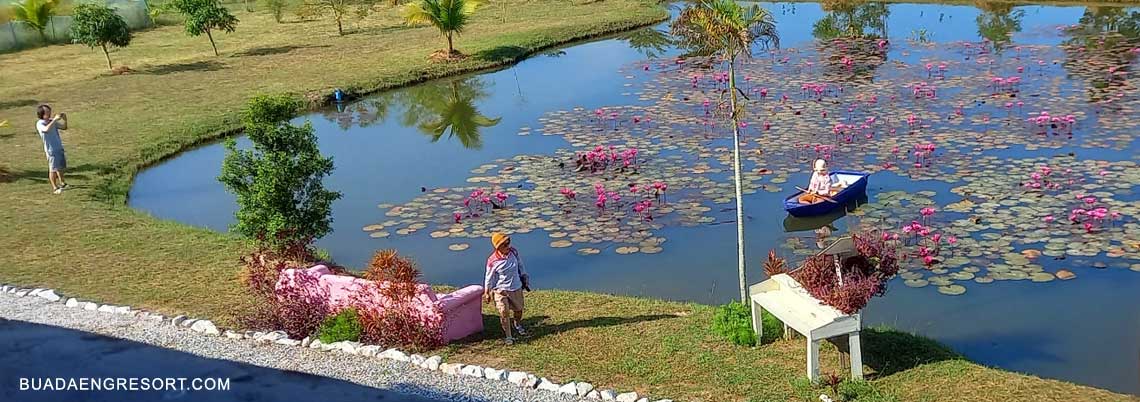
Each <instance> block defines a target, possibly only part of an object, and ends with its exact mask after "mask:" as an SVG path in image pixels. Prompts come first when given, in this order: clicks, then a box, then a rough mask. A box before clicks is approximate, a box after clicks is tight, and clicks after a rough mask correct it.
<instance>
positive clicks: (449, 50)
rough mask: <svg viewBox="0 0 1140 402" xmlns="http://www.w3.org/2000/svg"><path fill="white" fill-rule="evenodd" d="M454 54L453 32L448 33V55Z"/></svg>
mask: <svg viewBox="0 0 1140 402" xmlns="http://www.w3.org/2000/svg"><path fill="white" fill-rule="evenodd" d="M453 54H455V47H453V46H452V45H451V32H448V33H447V55H448V56H451V55H453Z"/></svg>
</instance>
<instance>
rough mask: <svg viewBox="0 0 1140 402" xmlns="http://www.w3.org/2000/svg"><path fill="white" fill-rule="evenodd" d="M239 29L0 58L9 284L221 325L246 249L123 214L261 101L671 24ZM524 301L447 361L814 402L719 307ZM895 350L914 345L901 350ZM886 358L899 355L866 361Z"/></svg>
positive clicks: (920, 375) (151, 35)
mask: <svg viewBox="0 0 1140 402" xmlns="http://www.w3.org/2000/svg"><path fill="white" fill-rule="evenodd" d="M238 17H239V18H241V20H242V22H241V23H240V24H239V26H238V31H237V32H235V33H232V34H220V35H217V37H216V39H217V40H218V45H219V48H220V49H221V50H222V52H223V55H222V56H221V57H215V56H213V54H212V52H211V50H210V46H209V43H208V42H207V41H206V40H205V39H203V38H188V37H186V36H185V35H184V34H183V33H182V30H181V28H180V27H176V26H175V27H169V26H168V27H159V28H156V29H152V30H148V31H146V32H142V33H140V34H139V35H138V36H137V37H136V38H135V41H134V43H133V44H132V45H131V46H130V47H128V48H126V49H122V50H116V51H114V52H113V53H112V58H113V59H114V60H115V63H116V64H120V65H127V66H129V67H130V68H131V69H132V70H134V72H133V73H130V74H126V75H110V74H107V73H106V72H105V70H104V64H103V60H102V57H103V56H102V55H101V54H100V53H99V52H98V51H92V50H89V49H87V48H84V47H81V46H76V45H61V46H50V47H46V48H40V49H33V50H29V51H23V52H17V53H11V54H4V55H0V65H2V66H3V73H2V75H0V120H10V121H11V122H12V126H10V127H7V128H0V165H2V166H4V167H5V168H7V169H8V170H9V178H8V179H6V180H8V182H6V183H0V200H2V201H0V202H2V203H3V205H4V208H3V209H0V220H2V222H4V223H5V224H6V225H7V227H6V230H4V231H0V281H3V282H7V283H19V284H21V285H24V286H47V287H53V288H56V289H59V290H61V291H62V292H64V293H66V294H69V295H76V296H79V297H82V298H89V299H94V300H100V301H104V302H108V303H116V304H128V305H132V306H136V307H140V308H146V309H151V310H156V311H161V312H164V313H168V314H173V313H182V314H190V315H194V316H203V317H212V318H215V319H217V320H218V321H220V322H222V323H227V322H229V323H232V318H233V317H232V316H231V314H232V313H233V311H235V309H234V305H235V304H236V303H239V302H240V301H241V300H242V298H241V296H240V293H241V292H240V288H239V285H238V281H237V276H238V272H239V267H238V265H237V256H238V255H239V254H241V252H242V251H243V250H244V249H245V245H244V244H243V242H242V241H241V240H239V239H236V238H234V237H231V236H228V235H224V234H219V233H214V232H210V231H208V230H204V229H198V228H192V227H188V226H185V225H181V224H177V223H173V222H166V221H160V220H156V219H154V218H152V217H149V216H147V215H145V214H143V213H140V212H137V211H133V210H131V209H129V208H127V207H126V206H125V203H124V201H125V197H126V194H127V190H128V186H129V183H130V179H131V177H132V176H133V175H134V173H135V172H137V171H138V170H139V169H141V168H142V167H144V166H147V165H148V164H151V163H154V162H156V161H159V160H161V159H162V158H165V157H169V156H171V155H173V154H174V153H176V152H178V151H179V150H182V149H185V148H187V147H190V146H193V145H194V144H198V143H201V142H204V141H208V140H211V139H214V138H217V137H219V136H222V135H225V134H226V133H229V132H232V130H233V129H234V127H235V126H236V122H237V119H238V112H239V111H240V109H241V107H242V105H243V104H244V102H245V100H246V99H247V98H248V97H249V96H251V95H253V94H256V93H265V92H290V93H293V94H296V95H297V96H300V97H305V98H308V99H313V100H314V101H315V102H316V101H319V100H320V99H322V98H324V97H326V96H327V95H328V94H329V93H330V92H331V90H332V88H334V87H339V88H344V89H346V90H348V91H350V92H351V93H366V92H371V91H377V90H381V89H385V88H391V87H395V86H400V85H407V84H410V83H415V82H419V81H423V80H426V79H431V78H435V77H441V76H445V75H451V74H457V73H461V72H467V71H473V70H477V69H482V68H488V67H494V66H498V65H503V64H506V63H510V62H512V61H514V60H517V59H518V58H520V57H523V56H524V55H526V54H528V53H530V52H533V51H535V50H537V49H541V48H543V47H547V46H551V45H555V44H558V43H564V42H568V41H572V40H575V39H581V38H588V37H593V36H597V35H601V34H605V33H608V32H614V31H617V30H623V29H628V28H631V27H636V26H641V25H645V24H650V23H653V22H655V21H660V20H661V19H662V18H664V17H665V12H664V10H663V9H662V8H661V7H660V6H658V5H657V4H655V3H648V2H643V1H640V0H605V1H597V2H589V3H576V2H567V1H555V0H531V1H523V0H504V1H502V2H495V3H491V4H489V5H488V6H487V7H486V8H485V9H484V10H483V12H481V13H479V14H478V15H477V16H476V18H475V19H474V24H473V25H472V26H471V28H470V29H469V30H467V31H466V32H465V33H464V34H463V36H462V37H460V38H459V42H458V46H459V48H460V49H461V50H462V51H464V52H466V53H467V54H470V55H472V57H471V58H469V59H467V60H466V61H464V62H460V63H454V64H428V63H426V62H425V60H426V58H427V56H428V54H430V53H431V52H432V51H433V50H435V49H436V48H438V47H439V46H442V39H441V38H440V37H439V35H438V33H437V32H436V31H434V30H433V29H431V28H408V27H404V26H402V25H401V24H400V23H399V21H398V19H397V16H396V12H395V11H394V10H387V11H383V12H381V13H380V14H378V15H374V16H372V17H369V18H368V19H365V20H362V21H353V22H351V23H350V24H349V27H348V31H349V32H350V34H349V35H347V36H344V37H340V36H337V35H336V33H335V32H336V30H335V27H334V25H333V23H332V22H331V21H310V22H290V23H286V24H276V23H274V22H273V21H272V19H271V18H270V17H269V16H268V15H264V14H250V13H244V12H239V13H238ZM41 102H48V103H52V104H53V105H55V106H56V108H57V109H58V110H59V111H63V112H67V113H68V115H69V117H70V123H71V126H72V127H71V129H70V130H68V131H67V132H66V133H65V134H64V141H65V143H66V144H67V147H68V152H69V155H68V156H69V159H70V161H71V162H72V170H71V173H70V174H69V176H68V177H69V182H71V184H72V185H73V186H74V187H75V190H72V191H69V192H66V193H65V194H63V195H61V196H54V195H51V194H49V187H48V185H47V184H46V181H45V175H46V172H45V170H46V169H45V168H46V167H45V166H44V160H43V154H42V148H41V145H40V142H39V139H38V137H37V136H36V135H35V133H34V131H33V130H32V129H31V127H32V116H33V114H34V107H35V105H36V104H38V103H41ZM528 303H529V305H530V306H531V310H530V311H531V313H530V315H529V316H528V317H527V320H528V323H529V324H530V325H531V326H532V328H533V330H534V333H535V334H534V337H533V338H532V339H531V340H530V341H528V342H526V343H523V344H520V345H518V346H516V347H513V348H503V347H501V345H500V344H499V342H498V335H499V334H497V333H496V332H495V331H496V329H495V328H496V327H497V326H496V325H494V321H493V320H494V319H493V318H491V317H490V316H489V315H488V316H487V319H488V320H489V322H488V326H487V327H488V329H489V331H488V333H487V334H486V337H487V338H486V339H485V340H473V341H470V342H467V343H463V344H459V345H454V346H451V347H449V348H448V349H446V350H445V352H446V353H448V354H450V355H452V357H453V358H455V359H456V360H458V361H464V362H469V363H483V364H489V365H494V366H500V367H510V368H514V369H523V370H530V371H534V372H538V373H542V374H544V375H547V376H550V377H552V378H554V379H556V380H559V381H568V380H574V379H581V380H587V381H591V382H594V383H597V384H601V385H605V386H607V387H617V388H621V389H637V390H638V391H641V392H646V393H649V394H651V395H655V396H661V397H673V398H677V399H680V400H704V401H725V400H749V399H751V400H788V399H794V398H799V399H805V400H814V398H813V397H812V394H813V393H815V391H814V390H810V389H807V388H806V387H805V386H803V385H796V384H795V383H794V381H793V380H794V379H795V378H798V377H799V376H800V375H801V372H802V370H803V368H802V364H803V363H802V362H803V359H804V351H803V348H802V347H801V342H799V341H780V342H776V343H774V344H771V345H765V346H763V347H760V348H757V349H749V348H742V347H737V346H732V345H729V344H727V343H725V342H723V341H720V340H718V339H717V338H716V337H715V336H713V335H712V334H711V333H709V331H708V327H709V323H710V321H711V316H712V309H711V307H708V306H701V305H692V304H683V303H672V302H664V301H656V300H644V299H633V298H625V297H616V296H606V295H598V294H587V293H574V292H556V291H544V292H537V293H535V294H532V295H531V296H530V299H529V302H528ZM892 337H899V339H893V338H892ZM868 338H869V339H868V340H867V341H866V342H867V345H868V346H867V349H866V351H865V354H866V355H867V356H868V361H869V363H870V364H869V365H870V366H871V368H872V369H874V370H875V372H877V375H878V379H876V380H875V382H874V384H875V385H876V387H878V388H881V389H882V390H884V391H885V392H888V393H891V394H892V395H895V396H897V398H898V399H899V400H906V401H911V400H931V401H943V400H945V401H950V400H960V399H964V398H962V396H969V397H970V398H976V399H972V400H993V401H1005V400H1012V399H1014V398H1018V399H1030V400H1126V399H1128V398H1127V397H1125V396H1122V395H1118V394H1112V393H1109V392H1106V391H1101V390H1096V389H1091V388H1087V387H1081V386H1076V385H1072V384H1067V383H1063V382H1058V381H1050V380H1042V379H1038V378H1034V377H1029V376H1022V375H1018V374H1013V373H1008V372H1003V371H1000V370H994V369H989V368H985V367H981V366H978V365H976V364H973V363H970V362H967V361H965V360H962V359H961V358H960V357H957V356H955V355H953V354H952V353H950V352H948V351H946V350H945V349H942V348H940V347H938V346H937V345H932V344H930V343H929V342H924V341H922V340H921V339H918V338H913V337H908V336H905V335H901V334H896V333H892V332H889V331H878V332H875V333H874V334H873V335H869V336H868ZM904 342H905V343H906V344H914V345H917V346H914V347H913V349H914V351H912V352H907V353H899V352H898V351H897V350H896V349H897V348H899V347H900V345H902V344H904ZM908 350H909V349H908ZM828 353H833V352H831V351H829V352H828ZM828 356H831V355H828ZM884 357H890V359H888V360H880V361H876V360H874V359H881V358H884ZM825 362H834V358H825ZM828 367H831V366H825V370H828ZM815 395H818V393H815Z"/></svg>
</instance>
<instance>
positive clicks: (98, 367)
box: [0, 319, 442, 402]
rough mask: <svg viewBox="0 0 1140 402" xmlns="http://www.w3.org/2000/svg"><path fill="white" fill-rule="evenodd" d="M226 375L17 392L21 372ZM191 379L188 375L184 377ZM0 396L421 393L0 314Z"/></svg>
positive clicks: (250, 397)
mask: <svg viewBox="0 0 1140 402" xmlns="http://www.w3.org/2000/svg"><path fill="white" fill-rule="evenodd" d="M21 377H25V378H44V377H62V378H80V377H128V378H129V377H146V378H153V377H185V378H188V379H189V378H228V379H229V381H230V390H229V391H182V390H174V391H125V392H121V391H114V392H109V391H20V390H19V382H20V378H21ZM187 384H189V380H187ZM0 401H3V402H7V401H13V402H15V401H19V402H25V401H27V402H35V401H52V402H55V401H69V402H70V401H92V402H102V401H107V402H112V401H114V402H118V401H195V402H197V401H249V402H255V401H305V402H308V401H313V402H317V401H320V402H323V401H329V402H341V401H407V402H436V401H442V400H439V399H426V398H423V397H419V396H411V395H407V394H400V393H396V392H393V391H388V390H381V389H376V388H371V387H366V386H362V385H359V384H355V383H352V382H348V381H343V380H338V379H333V378H328V377H321V376H316V375H311V374H306V373H299V372H293V371H283V370H277V369H272V368H265V367H259V366H254V365H249V364H244V363H238V362H233V361H229V360H219V359H210V358H205V357H201V356H197V355H194V354H190V353H184V352H180V351H175V350H171V349H166V348H161V347H157V346H153V345H149V344H145V343H139V342H134V341H129V340H124V339H119V338H112V337H107V336H103V335H98V334H92V333H89V332H83V331H77V330H73V329H67V328H60V327H54V326H49V325H41V324H35V323H29V322H24V321H13V320H5V319H0Z"/></svg>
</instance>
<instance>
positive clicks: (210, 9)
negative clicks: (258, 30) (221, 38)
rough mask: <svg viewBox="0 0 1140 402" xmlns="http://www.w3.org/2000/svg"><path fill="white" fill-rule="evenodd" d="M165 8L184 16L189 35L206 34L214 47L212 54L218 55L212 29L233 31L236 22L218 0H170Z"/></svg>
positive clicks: (235, 18)
mask: <svg viewBox="0 0 1140 402" xmlns="http://www.w3.org/2000/svg"><path fill="white" fill-rule="evenodd" d="M165 7H166V8H167V9H170V10H174V11H176V12H178V13H179V14H182V16H183V17H185V19H186V21H185V26H186V33H187V34H188V35H190V36H198V35H201V34H203V33H204V34H206V37H207V38H210V46H212V47H213V48H214V56H218V55H219V54H218V45H217V44H215V43H214V35H213V34H212V32H213V31H214V30H217V29H220V30H222V31H225V32H233V31H234V29H235V27H234V26H235V25H237V23H238V19H237V17H234V15H233V14H230V10H227V9H226V8H225V7H223V6H222V3H220V2H218V0H171V1H170V2H169V3H166V6H165Z"/></svg>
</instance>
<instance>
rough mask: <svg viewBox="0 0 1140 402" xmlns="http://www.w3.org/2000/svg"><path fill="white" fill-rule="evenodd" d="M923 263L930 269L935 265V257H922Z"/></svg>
mask: <svg viewBox="0 0 1140 402" xmlns="http://www.w3.org/2000/svg"><path fill="white" fill-rule="evenodd" d="M922 263H923V264H926V266H928V267H929V266H931V265H934V256H930V255H928V256H924V257H922Z"/></svg>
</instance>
